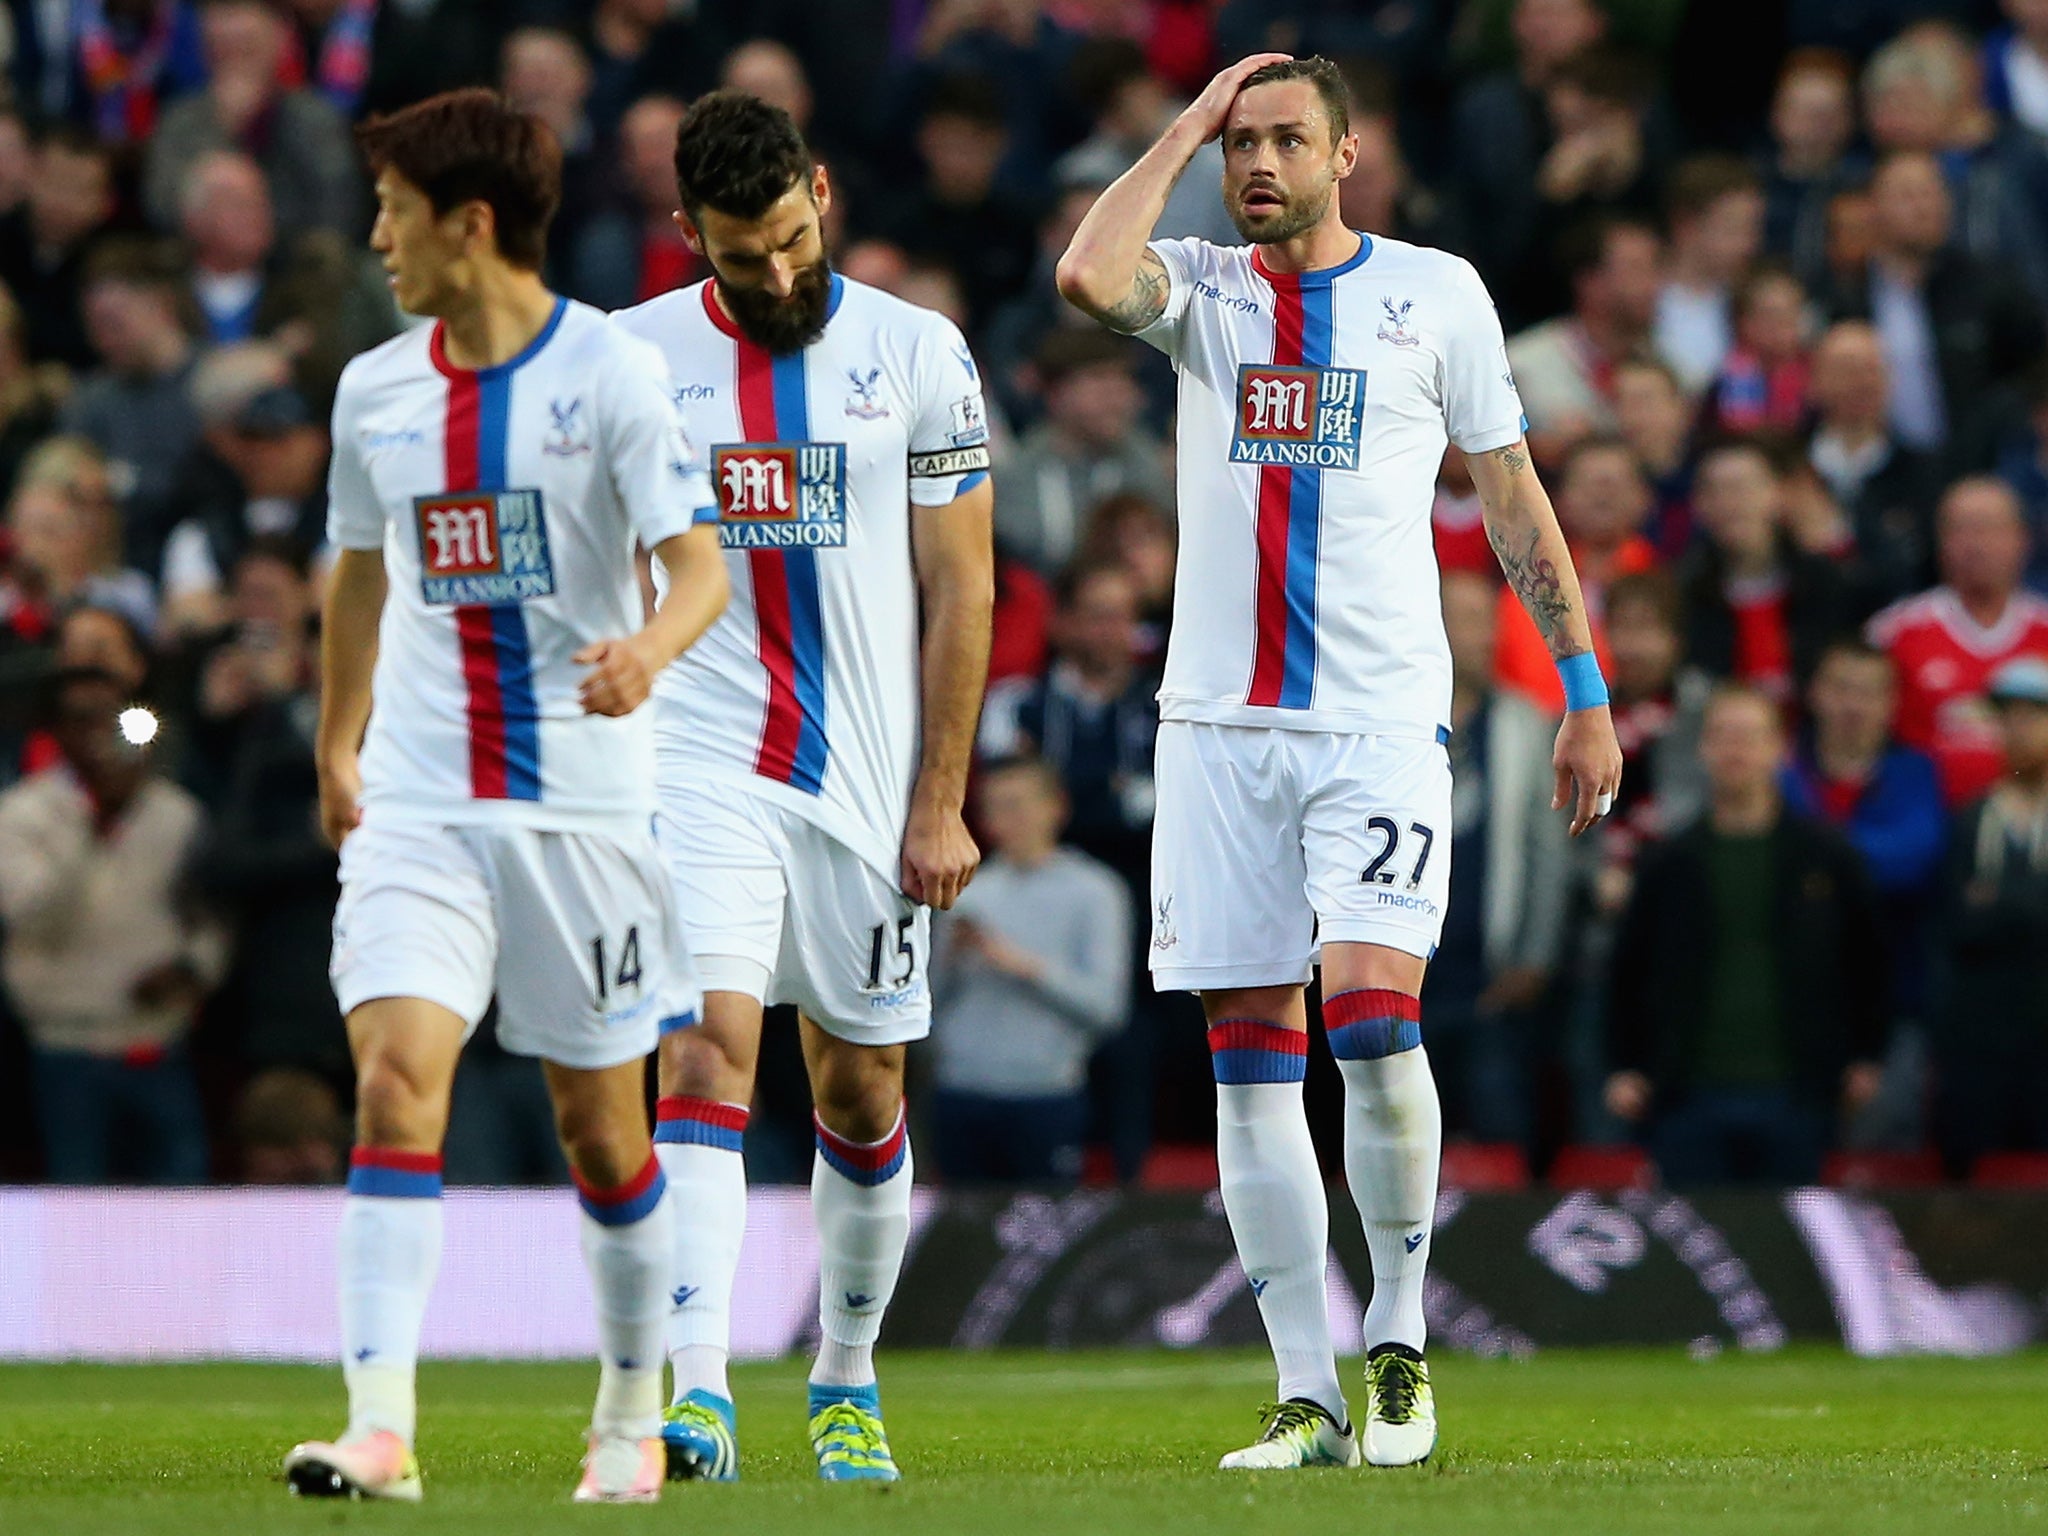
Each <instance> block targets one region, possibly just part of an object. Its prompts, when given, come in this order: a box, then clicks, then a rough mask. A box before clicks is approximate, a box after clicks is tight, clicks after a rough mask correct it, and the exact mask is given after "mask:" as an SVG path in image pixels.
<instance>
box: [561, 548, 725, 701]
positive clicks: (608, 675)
mask: <svg viewBox="0 0 2048 1536" xmlns="http://www.w3.org/2000/svg"><path fill="white" fill-rule="evenodd" d="M654 558H655V559H657V560H659V561H660V562H661V566H662V569H663V570H664V571H665V572H667V574H668V600H667V601H666V602H664V603H663V604H662V605H661V606H660V607H659V608H657V609H655V611H654V615H653V617H652V618H650V619H649V620H648V621H647V623H646V625H645V626H644V627H643V628H641V629H640V630H638V631H637V632H636V633H634V634H631V635H628V636H627V637H626V638H625V639H623V640H599V641H596V642H595V643H593V644H591V645H586V646H584V647H583V649H582V650H580V651H578V652H577V653H576V655H575V657H574V658H573V659H574V660H575V662H576V663H577V664H578V665H579V666H586V667H589V668H590V669H591V672H590V675H589V676H588V677H586V678H584V679H583V683H582V686H581V687H580V688H579V689H578V690H577V698H578V700H579V702H581V704H582V705H583V712H584V713H585V714H590V715H630V714H631V713H632V712H633V711H634V710H636V709H638V708H639V707H640V706H641V705H642V704H644V703H646V702H647V695H648V694H649V693H651V692H652V691H653V689H654V680H655V678H657V677H659V676H660V675H661V671H662V668H664V667H666V666H667V665H668V664H669V663H670V662H672V661H674V660H675V659H676V658H677V657H678V656H680V655H682V654H683V652H685V651H687V650H688V649H689V648H690V647H691V646H693V645H695V644H696V643H697V640H698V637H699V636H701V635H702V634H703V633H704V631H705V630H707V629H709V628H710V627H711V625H712V622H713V621H714V620H715V619H717V617H718V616H719V615H720V614H721V613H723V612H725V604H726V599H727V598H728V597H729V596H730V595H731V591H732V587H731V581H730V578H729V577H728V576H727V575H726V571H725V557H724V555H723V554H721V553H720V551H719V548H718V529H717V527H716V525H714V524H711V523H700V524H698V525H697V526H696V527H695V528H692V529H691V530H690V531H689V532H688V533H679V534H677V535H676V536H675V537H674V538H672V539H663V540H662V541H661V543H659V544H657V545H656V546H655V547H654Z"/></svg>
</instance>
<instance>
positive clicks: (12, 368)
mask: <svg viewBox="0 0 2048 1536" xmlns="http://www.w3.org/2000/svg"><path fill="white" fill-rule="evenodd" d="M70 391H72V375H70V371H68V369H66V367H63V365H61V362H31V360H29V322H27V317H25V315H23V313H20V305H18V303H14V297H12V295H10V293H8V291H6V287H0V500H4V498H8V496H10V494H12V492H14V475H16V473H18V471H20V465H23V461H25V459H27V457H29V455H31V453H33V451H35V446H37V444H39V442H43V440H45V438H49V434H51V432H55V430H57V412H59V410H61V406H63V401H66V397H68V395H70Z"/></svg>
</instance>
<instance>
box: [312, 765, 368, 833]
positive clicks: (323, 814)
mask: <svg viewBox="0 0 2048 1536" xmlns="http://www.w3.org/2000/svg"><path fill="white" fill-rule="evenodd" d="M362 797H363V773H362V769H361V768H360V767H359V766H358V765H357V762H356V759H355V758H354V757H353V756H351V757H349V758H348V759H347V760H346V761H345V762H329V763H322V764H321V765H320V835H321V836H322V837H324V838H326V839H327V846H328V847H330V848H339V847H340V846H341V844H342V839H344V838H346V837H347V836H348V835H349V833H351V832H353V831H355V829H356V828H357V827H358V826H360V825H361V824H362V820H363V810H362V805H361V801H362Z"/></svg>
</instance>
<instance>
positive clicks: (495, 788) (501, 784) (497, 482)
mask: <svg viewBox="0 0 2048 1536" xmlns="http://www.w3.org/2000/svg"><path fill="white" fill-rule="evenodd" d="M563 307H564V306H563V305H559V304H558V305H557V306H556V310H555V316H554V318H553V319H552V320H550V321H549V322H548V324H547V326H546V327H545V328H544V329H543V330H542V332H541V334H540V337H539V338H538V339H536V341H535V342H534V345H533V346H532V347H529V348H528V349H527V350H526V352H524V353H522V354H521V356H520V358H519V359H515V360H514V363H507V364H504V365H502V366H500V367H497V368H487V369H484V370H483V371H481V372H477V373H472V372H470V371H468V370H467V369H461V368H455V367H453V366H451V365H449V364H448V363H447V362H446V361H445V359H444V357H443V354H442V352H441V347H440V339H441V338H440V337H439V336H438V335H436V336H435V338H434V348H433V352H434V359H435V361H436V362H437V363H439V364H440V365H441V371H442V372H443V373H444V374H445V375H446V376H447V379H448V426H447V433H446V440H445V444H444V455H445V461H446V474H447V482H448V483H447V486H446V489H447V490H449V491H451V492H453V491H502V490H504V489H506V484H505V480H506V474H507V470H506V432H507V428H508V424H509V421H510V418H511V409H512V374H513V368H514V365H515V363H516V362H518V361H521V360H523V359H524V358H526V357H528V356H531V355H532V353H533V352H534V351H535V350H537V349H538V348H539V346H540V345H541V343H542V342H544V341H545V340H546V339H547V337H548V336H549V335H550V334H551V333H552V332H553V331H554V328H555V326H556V324H558V323H559V322H560V320H561V315H562V309H563ZM455 633H456V636H457V638H458V640H459V642H460V645H461V649H462V681H463V686H464V688H465V690H466V691H467V693H468V715H469V791H470V793H471V794H472V795H474V796H475V797H476V798H477V799H479V800H538V799H539V798H540V708H539V706H538V704H537V703H536V702H535V700H534V694H533V646H532V644H531V642H530V641H529V639H528V637H527V632H526V613H525V611H524V610H523V609H522V608H521V607H520V606H519V604H517V603H496V604H485V603H465V604H463V605H462V606H461V607H458V608H457V609H456V610H455Z"/></svg>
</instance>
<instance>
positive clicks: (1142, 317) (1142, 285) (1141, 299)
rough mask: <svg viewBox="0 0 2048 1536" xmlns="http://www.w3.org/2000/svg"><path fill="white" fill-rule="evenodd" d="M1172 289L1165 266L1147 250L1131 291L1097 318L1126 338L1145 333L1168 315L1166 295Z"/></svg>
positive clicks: (1132, 280) (1156, 255) (1132, 279)
mask: <svg viewBox="0 0 2048 1536" xmlns="http://www.w3.org/2000/svg"><path fill="white" fill-rule="evenodd" d="M1170 286H1171V285H1170V284H1169V282H1168V280H1167V276H1166V263H1165V262H1163V261H1161V260H1160V259H1159V256H1158V253H1157V252H1155V251H1152V250H1149V249H1148V250H1147V251H1146V252H1145V254H1144V256H1143V257H1141V258H1140V259H1139V262H1138V270H1137V272H1136V273H1135V274H1134V275H1133V276H1132V278H1131V291H1130V292H1129V293H1127V294H1125V295H1124V296H1123V297H1122V298H1121V299H1119V300H1117V301H1116V303H1114V304H1112V305H1110V306H1109V307H1108V308H1107V309H1105V310H1103V311H1102V313H1101V314H1100V315H1099V316H1097V318H1098V319H1100V320H1101V321H1102V323H1103V324H1104V325H1106V326H1108V327H1109V328H1110V329H1111V330H1112V331H1122V332H1123V333H1124V334H1125V335H1126V336H1128V335H1131V334H1132V333H1133V332H1136V331H1142V330H1144V329H1145V327H1146V326H1148V325H1150V324H1151V323H1152V322H1153V321H1155V320H1157V319H1158V318H1159V317H1160V316H1161V315H1163V314H1165V313H1166V295H1167V291H1168V289H1169V287H1170Z"/></svg>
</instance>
